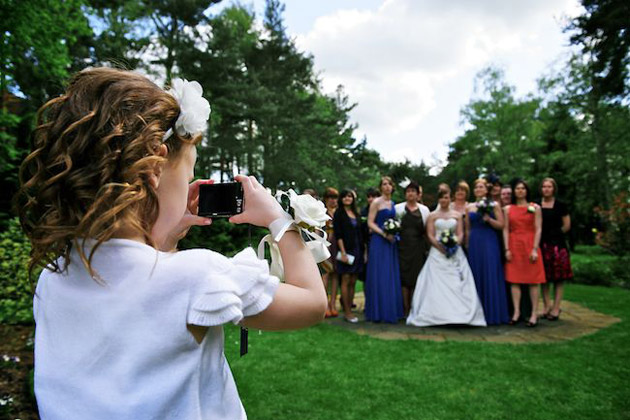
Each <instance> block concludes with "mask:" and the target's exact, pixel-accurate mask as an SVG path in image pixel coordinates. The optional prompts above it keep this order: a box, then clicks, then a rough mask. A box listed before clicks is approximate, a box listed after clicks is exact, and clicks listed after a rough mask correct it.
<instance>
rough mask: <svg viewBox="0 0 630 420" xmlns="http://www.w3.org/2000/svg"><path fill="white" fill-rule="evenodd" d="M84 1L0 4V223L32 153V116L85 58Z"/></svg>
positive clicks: (10, 1) (0, 1) (11, 0)
mask: <svg viewBox="0 0 630 420" xmlns="http://www.w3.org/2000/svg"><path fill="white" fill-rule="evenodd" d="M83 7H84V3H83V1H82V0H67V1H64V2H50V1H44V0H33V1H29V2H28V3H24V2H19V1H17V0H0V11H1V16H0V25H1V27H0V189H1V190H2V192H3V194H2V197H0V223H1V222H2V221H3V220H6V216H8V215H9V213H10V207H11V204H10V200H11V197H12V196H13V194H14V193H15V191H16V190H17V168H18V166H19V163H20V161H21V160H22V159H23V158H24V156H25V154H26V153H27V152H28V150H29V149H30V144H29V140H28V133H29V131H30V129H31V128H32V122H33V114H34V112H35V111H36V110H37V109H38V108H39V107H40V106H41V105H43V104H44V102H46V101H47V100H48V99H50V98H51V97H53V96H56V95H57V94H59V93H60V92H62V90H63V85H64V82H65V81H66V79H67V78H68V76H69V75H70V74H71V73H72V72H73V71H75V70H76V69H78V68H81V67H80V66H81V62H82V60H83V59H85V58H87V57H88V51H87V49H86V48H82V42H83V41H84V40H85V39H86V38H87V37H89V36H90V35H91V33H92V31H91V29H90V27H89V25H88V21H87V19H86V18H85V16H84V15H83V12H82V8H83Z"/></svg>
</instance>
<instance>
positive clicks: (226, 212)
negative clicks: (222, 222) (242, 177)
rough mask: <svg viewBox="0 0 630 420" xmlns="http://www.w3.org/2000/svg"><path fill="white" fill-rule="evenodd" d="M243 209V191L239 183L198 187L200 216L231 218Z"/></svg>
mask: <svg viewBox="0 0 630 420" xmlns="http://www.w3.org/2000/svg"><path fill="white" fill-rule="evenodd" d="M242 208H243V189H242V186H241V184H240V183H239V182H227V183H223V184H203V185H200V186H199V215H200V216H210V217H212V216H214V217H216V216H232V215H234V214H238V213H240V212H241V211H242Z"/></svg>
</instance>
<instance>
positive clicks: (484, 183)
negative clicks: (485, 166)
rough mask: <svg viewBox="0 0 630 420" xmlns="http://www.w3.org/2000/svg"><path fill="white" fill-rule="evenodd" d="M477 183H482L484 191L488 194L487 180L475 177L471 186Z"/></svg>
mask: <svg viewBox="0 0 630 420" xmlns="http://www.w3.org/2000/svg"><path fill="white" fill-rule="evenodd" d="M477 184H483V186H484V187H486V193H487V194H490V188H489V187H488V185H490V184H489V183H488V180H487V179H485V178H477V179H475V182H473V188H475V187H476V186H477Z"/></svg>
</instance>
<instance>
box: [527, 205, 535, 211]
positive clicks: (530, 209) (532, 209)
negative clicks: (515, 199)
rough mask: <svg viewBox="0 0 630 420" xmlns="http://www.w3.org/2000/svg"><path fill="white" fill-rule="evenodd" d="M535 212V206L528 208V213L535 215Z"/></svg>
mask: <svg viewBox="0 0 630 420" xmlns="http://www.w3.org/2000/svg"><path fill="white" fill-rule="evenodd" d="M535 211H536V207H534V205H533V204H530V205H529V206H527V212H528V213H534V212H535Z"/></svg>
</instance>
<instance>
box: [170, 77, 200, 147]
mask: <svg viewBox="0 0 630 420" xmlns="http://www.w3.org/2000/svg"><path fill="white" fill-rule="evenodd" d="M166 92H167V93H169V94H171V95H172V96H173V97H174V98H175V100H177V103H178V104H179V107H180V109H181V111H180V114H179V117H178V118H177V121H176V122H175V130H177V134H179V135H180V136H184V135H186V134H196V133H201V132H203V131H205V129H206V124H207V122H208V118H210V104H209V103H208V101H207V100H206V98H204V97H203V96H202V93H203V89H202V88H201V85H200V84H199V82H196V81H194V80H193V81H192V82H189V81H188V80H185V79H179V78H177V79H173V81H172V83H171V88H170V89H169V90H167V91H166ZM172 134H173V129H172V128H169V129H168V131H167V132H166V133H164V137H163V141H166V140H167V139H168V138H169V137H170V136H171V135H172Z"/></svg>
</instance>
